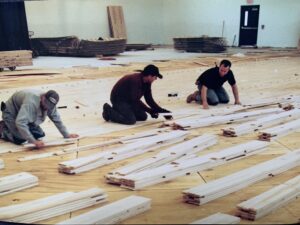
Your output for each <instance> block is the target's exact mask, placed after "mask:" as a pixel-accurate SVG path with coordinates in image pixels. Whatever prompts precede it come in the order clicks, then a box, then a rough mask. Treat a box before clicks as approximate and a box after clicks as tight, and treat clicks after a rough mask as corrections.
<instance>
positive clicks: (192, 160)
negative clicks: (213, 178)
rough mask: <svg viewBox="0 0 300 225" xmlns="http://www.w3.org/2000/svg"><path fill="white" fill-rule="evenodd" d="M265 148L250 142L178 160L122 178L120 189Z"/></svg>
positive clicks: (186, 172) (199, 168)
mask: <svg viewBox="0 0 300 225" xmlns="http://www.w3.org/2000/svg"><path fill="white" fill-rule="evenodd" d="M266 146H267V145H265V144H263V142H261V141H250V142H247V143H243V144H240V145H237V146H234V147H230V148H227V149H224V150H222V151H220V152H217V153H210V154H207V155H204V156H191V157H188V158H179V159H178V160H175V161H173V162H171V163H168V164H165V165H162V166H159V167H155V168H151V169H145V170H142V171H139V172H135V173H131V174H129V175H126V176H123V177H122V178H121V179H120V180H121V182H120V183H121V187H124V188H128V189H132V190H138V189H141V188H144V187H147V186H150V185H153V184H158V183H161V182H164V181H168V180H172V179H174V178H177V177H180V176H184V175H186V174H190V173H193V172H199V171H202V170H205V169H209V168H213V167H216V166H219V165H222V164H225V163H227V162H230V161H233V160H238V159H241V158H244V157H247V156H250V155H252V154H256V153H257V152H261V151H262V150H265V147H266Z"/></svg>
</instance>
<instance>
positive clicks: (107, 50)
mask: <svg viewBox="0 0 300 225" xmlns="http://www.w3.org/2000/svg"><path fill="white" fill-rule="evenodd" d="M31 41H32V46H33V49H34V50H35V51H36V52H37V53H38V55H41V56H52V55H55V56H56V55H57V56H82V57H96V56H99V55H100V56H102V55H117V54H119V53H122V52H124V51H125V48H126V39H124V38H108V39H102V40H79V39H78V38H77V37H76V36H68V37H57V38H33V39H31Z"/></svg>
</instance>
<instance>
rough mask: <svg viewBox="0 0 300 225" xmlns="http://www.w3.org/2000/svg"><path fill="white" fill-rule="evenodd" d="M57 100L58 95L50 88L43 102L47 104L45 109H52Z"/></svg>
mask: <svg viewBox="0 0 300 225" xmlns="http://www.w3.org/2000/svg"><path fill="white" fill-rule="evenodd" d="M58 101H59V95H58V93H57V92H56V91H54V90H50V91H47V92H46V94H45V103H46V105H47V109H50V110H52V109H53V108H54V107H55V106H56V104H57V103H58Z"/></svg>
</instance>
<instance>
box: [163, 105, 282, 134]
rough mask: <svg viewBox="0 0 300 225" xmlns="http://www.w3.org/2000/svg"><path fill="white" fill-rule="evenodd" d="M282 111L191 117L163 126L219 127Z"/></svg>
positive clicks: (178, 127)
mask: <svg viewBox="0 0 300 225" xmlns="http://www.w3.org/2000/svg"><path fill="white" fill-rule="evenodd" d="M283 111H284V110H283V109H281V108H278V107H277V108H270V109H261V110H255V111H250V112H239V113H232V114H229V115H219V116H210V117H202V116H193V117H188V118H183V119H178V120H172V121H165V122H164V123H163V126H170V127H172V128H173V129H175V130H176V129H183V130H188V129H195V128H200V127H207V126H212V125H219V124H225V123H233V122H235V121H241V120H244V119H249V117H258V116H261V115H264V114H270V113H276V112H283Z"/></svg>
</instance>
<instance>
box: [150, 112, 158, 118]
mask: <svg viewBox="0 0 300 225" xmlns="http://www.w3.org/2000/svg"><path fill="white" fill-rule="evenodd" d="M150 115H151V117H152V118H154V119H157V118H158V113H157V112H151V113H150Z"/></svg>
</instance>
